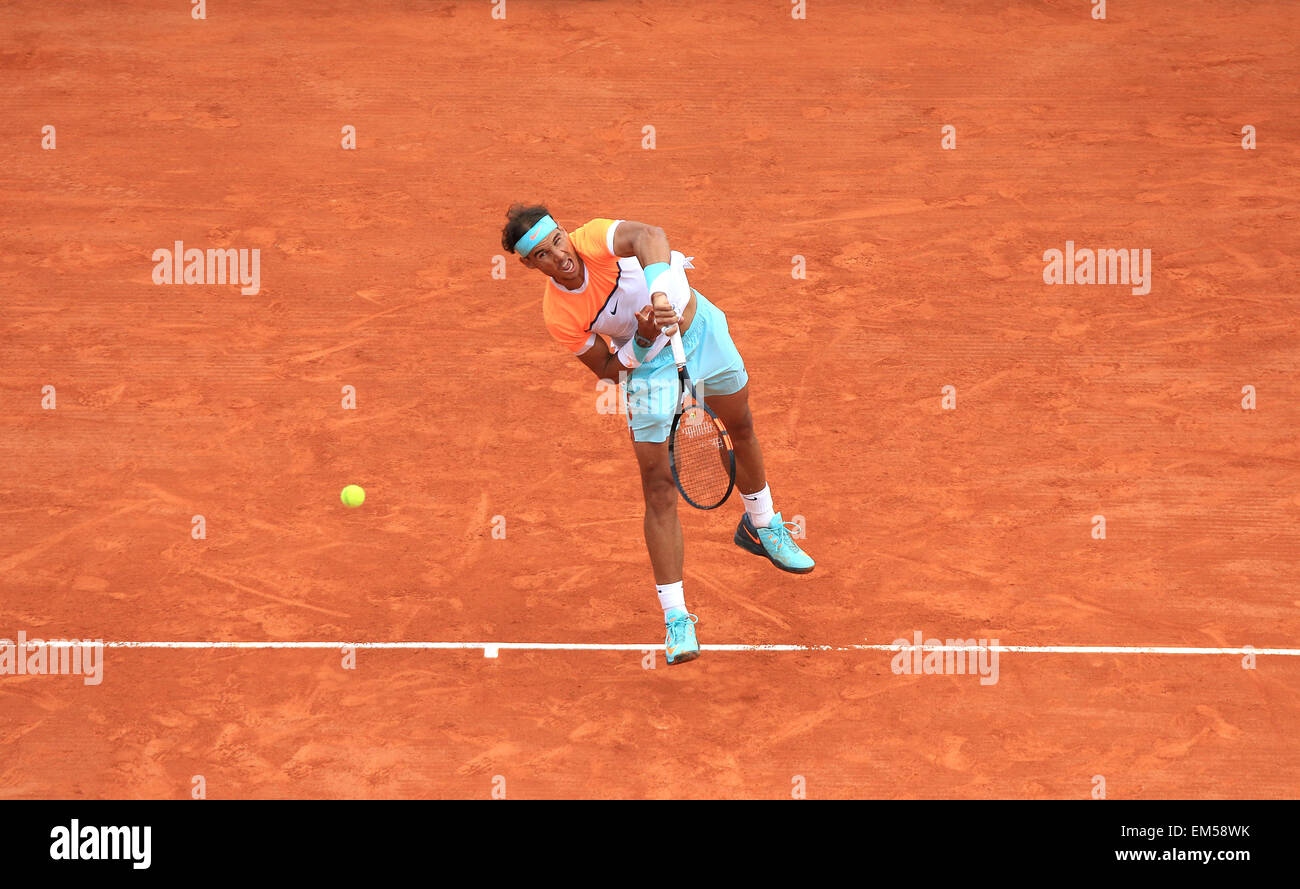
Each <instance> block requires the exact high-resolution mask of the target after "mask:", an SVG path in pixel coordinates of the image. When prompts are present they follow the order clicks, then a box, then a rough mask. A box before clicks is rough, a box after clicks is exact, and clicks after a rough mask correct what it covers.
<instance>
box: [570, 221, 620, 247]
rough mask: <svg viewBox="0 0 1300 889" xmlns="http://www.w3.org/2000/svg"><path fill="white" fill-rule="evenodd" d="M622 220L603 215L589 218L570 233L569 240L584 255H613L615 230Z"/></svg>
mask: <svg viewBox="0 0 1300 889" xmlns="http://www.w3.org/2000/svg"><path fill="white" fill-rule="evenodd" d="M621 221H622V220H620V219H608V218H606V217H603V216H600V217H597V218H595V219H591V220H588V221H587V222H584V223H583V224H582V225H580V226H578V228H577V229H575V230H574V231H572V232H570V233H569V240H570V241H572V242H573V244H574V246H575V247H577V248H578V250H580V251H582V253H583V254H584V255H593V256H601V257H613V256H614V232H615V230H616V229H617V228H618V224H619V223H620V222H621Z"/></svg>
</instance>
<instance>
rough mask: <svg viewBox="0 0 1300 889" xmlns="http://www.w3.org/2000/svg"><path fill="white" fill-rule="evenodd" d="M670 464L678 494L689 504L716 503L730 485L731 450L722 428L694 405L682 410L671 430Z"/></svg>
mask: <svg viewBox="0 0 1300 889" xmlns="http://www.w3.org/2000/svg"><path fill="white" fill-rule="evenodd" d="M673 465H674V467H675V470H676V473H677V483H678V485H680V486H681V489H682V493H683V494H684V495H686V499H688V500H690V501H691V502H692V503H695V504H699V505H702V506H709V505H713V504H716V503H718V502H719V501H721V500H722V498H723V497H725V496H726V495H727V492H728V490H729V489H730V488H731V451H730V449H729V448H728V447H727V443H726V439H725V438H724V437H723V434H722V430H720V429H719V428H718V424H717V423H715V422H714V420H713V417H711V416H710V415H709V413H708V411H705V410H704V409H703V408H700V407H698V406H692V407H688V408H687V409H686V410H685V411H683V412H682V416H681V419H680V420H679V421H678V423H677V429H676V431H675V432H674V433H673Z"/></svg>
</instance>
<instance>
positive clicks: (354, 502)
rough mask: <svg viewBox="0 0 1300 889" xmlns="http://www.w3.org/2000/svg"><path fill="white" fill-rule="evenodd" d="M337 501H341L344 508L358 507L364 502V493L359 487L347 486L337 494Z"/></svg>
mask: <svg viewBox="0 0 1300 889" xmlns="http://www.w3.org/2000/svg"><path fill="white" fill-rule="evenodd" d="M339 499H340V500H342V501H343V505H344V506H354V507H355V506H360V505H361V504H363V503H365V502H366V492H365V491H363V490H362V489H361V486H360V485H348V486H347V487H346V488H344V489H343V492H342V493H341V494H339Z"/></svg>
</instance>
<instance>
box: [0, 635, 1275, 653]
mask: <svg viewBox="0 0 1300 889" xmlns="http://www.w3.org/2000/svg"><path fill="white" fill-rule="evenodd" d="M6 641H8V640H6ZM28 644H29V645H30V644H31V643H30V642H29V643H28ZM43 644H45V645H47V646H50V647H53V648H68V647H73V646H89V645H101V644H102V645H103V646H104V647H105V648H188V649H209V648H211V649H217V648H236V649H267V648H269V649H274V648H288V649H294V648H298V649H307V648H358V649H360V648H368V649H470V650H475V649H482V650H483V654H484V656H485V657H496V652H498V651H500V650H501V649H503V648H505V649H513V650H515V651H650V650H662V649H663V647H664V646H663V643H653V642H652V643H646V644H638V643H632V642H613V643H600V642H103V643H97V642H94V641H93V640H76V639H73V640H67V641H64V640H51V641H49V642H45V643H43ZM33 647H35V646H33ZM700 648H701V649H702V650H703V651H917V650H920V651H997V652H1014V653H1017V654H1257V655H1284V656H1289V657H1300V648H1252V647H1250V646H1248V645H1247V646H1244V647H1241V648H1194V647H1184V646H1176V645H896V644H890V645H740V644H713V645H709V644H705V645H701V646H700Z"/></svg>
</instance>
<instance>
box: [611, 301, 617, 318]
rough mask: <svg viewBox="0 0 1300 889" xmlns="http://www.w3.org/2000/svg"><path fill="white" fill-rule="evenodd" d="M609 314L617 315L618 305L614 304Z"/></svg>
mask: <svg viewBox="0 0 1300 889" xmlns="http://www.w3.org/2000/svg"><path fill="white" fill-rule="evenodd" d="M609 313H610V314H611V315H617V314H618V303H614V305H613V307H612V308H611V309H610V310H609Z"/></svg>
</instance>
